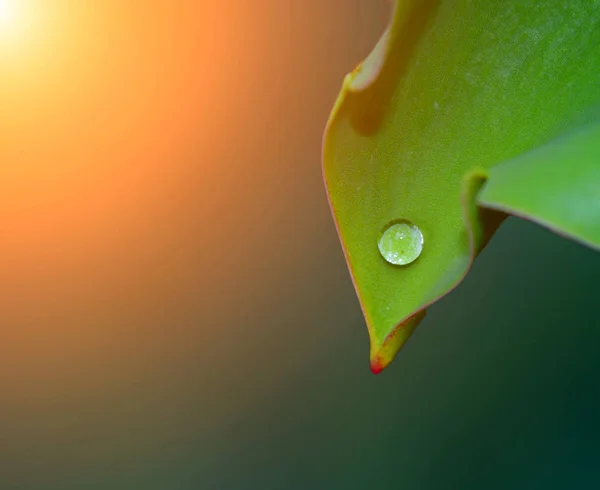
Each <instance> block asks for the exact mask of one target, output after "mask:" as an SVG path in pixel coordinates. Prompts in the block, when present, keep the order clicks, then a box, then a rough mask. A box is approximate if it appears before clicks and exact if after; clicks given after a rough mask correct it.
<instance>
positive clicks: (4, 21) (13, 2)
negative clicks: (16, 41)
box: [0, 0, 18, 33]
mask: <svg viewBox="0 0 600 490" xmlns="http://www.w3.org/2000/svg"><path fill="white" fill-rule="evenodd" d="M17 17H18V16H17V0H0V32H2V33H4V32H6V31H11V30H12V29H13V28H14V26H15V23H16V19H17Z"/></svg>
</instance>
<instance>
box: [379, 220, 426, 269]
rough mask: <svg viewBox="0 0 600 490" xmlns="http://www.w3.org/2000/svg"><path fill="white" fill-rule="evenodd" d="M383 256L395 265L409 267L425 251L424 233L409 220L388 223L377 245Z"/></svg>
mask: <svg viewBox="0 0 600 490" xmlns="http://www.w3.org/2000/svg"><path fill="white" fill-rule="evenodd" d="M377 245H378V247H379V252H380V253H381V256H382V257H383V258H384V259H385V260H386V261H387V262H389V263H390V264H393V265H408V264H410V263H412V262H414V261H415V260H417V258H418V257H419V255H421V252H422V251H423V233H421V230H420V229H419V227H418V226H417V225H415V224H414V223H412V222H411V221H409V220H407V219H398V220H394V221H392V222H391V223H388V224H387V225H386V226H385V228H384V229H383V231H382V232H381V235H380V236H379V241H378V243H377Z"/></svg>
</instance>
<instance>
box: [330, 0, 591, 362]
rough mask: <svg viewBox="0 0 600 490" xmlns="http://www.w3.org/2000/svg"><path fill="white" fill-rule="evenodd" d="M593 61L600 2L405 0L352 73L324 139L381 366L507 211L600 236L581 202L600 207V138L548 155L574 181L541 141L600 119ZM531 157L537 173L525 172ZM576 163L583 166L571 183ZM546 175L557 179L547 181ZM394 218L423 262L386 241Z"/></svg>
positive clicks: (333, 196) (586, 236) (333, 193)
mask: <svg viewBox="0 0 600 490" xmlns="http://www.w3.org/2000/svg"><path fill="white" fill-rule="evenodd" d="M598 66H600V2H598V1H591V0H587V1H584V0H581V1H575V0H573V1H570V2H564V1H558V0H547V1H545V2H539V1H534V0H502V1H500V0H497V1H492V0H487V1H486V0H454V1H451V0H448V1H439V2H438V1H431V0H430V1H427V0H424V1H417V0H414V1H407V0H405V1H397V2H395V3H394V10H393V15H392V21H391V23H390V26H389V27H388V29H387V30H386V32H385V33H384V35H383V36H382V38H381V40H380V41H379V43H378V44H377V46H376V47H375V49H374V50H373V52H372V53H371V55H370V56H369V57H368V58H367V59H366V60H365V62H364V63H363V64H362V65H359V67H358V68H357V69H356V70H354V71H353V72H352V73H350V74H349V75H347V76H346V78H345V80H344V83H343V86H342V90H341V93H340V95H339V97H338V100H337V101H336V103H335V106H334V108H333V111H332V114H331V116H330V119H329V121H328V124H327V128H326V130H325V135H324V144H323V174H324V179H325V184H326V187H327V191H328V197H329V201H330V205H331V209H332V213H333V216H334V219H335V222H336V226H337V229H338V233H339V236H340V240H341V243H342V247H343V250H344V253H345V256H346V260H347V262H348V266H349V269H350V272H351V275H352V279H353V282H354V285H355V288H356V291H357V294H358V297H359V300H360V304H361V307H362V310H363V312H364V316H365V319H366V322H367V327H368V331H369V337H370V342H371V353H370V357H371V369H372V370H373V372H380V371H381V370H382V369H384V368H385V367H386V366H387V365H388V364H389V363H390V362H391V361H392V359H393V358H394V356H395V355H396V353H397V352H398V350H399V349H400V348H401V347H402V345H403V344H404V343H405V342H406V340H407V339H408V338H409V337H410V335H411V334H412V332H413V331H414V329H415V327H416V326H417V325H418V323H419V322H420V321H421V320H422V319H423V317H424V311H425V308H427V307H428V306H429V305H431V304H432V303H433V302H435V301H437V300H438V299H440V298H441V297H442V296H444V295H445V294H447V293H448V292H449V291H451V290H452V289H453V288H454V287H456V286H457V285H458V284H459V283H460V281H461V280H462V279H463V278H464V276H465V274H466V273H467V272H468V270H469V268H470V266H471V264H472V262H473V260H474V259H475V257H476V255H477V254H478V253H479V252H480V251H481V249H482V248H483V246H484V245H485V244H486V243H487V240H488V239H489V238H490V237H491V235H492V234H493V232H494V231H495V230H496V229H497V227H498V226H499V225H500V223H501V222H502V220H503V219H504V218H505V216H506V212H509V213H512V212H514V213H515V214H517V215H523V216H525V217H528V218H531V219H535V220H537V221H538V222H540V223H544V224H547V225H548V226H552V227H553V228H554V229H556V230H560V231H562V232H563V233H565V234H569V236H573V237H579V239H580V240H581V241H585V242H590V240H591V242H595V240H596V239H597V231H598V230H597V221H594V219H597V211H596V214H595V213H594V210H593V208H592V209H591V210H590V209H587V208H586V206H589V205H593V203H594V202H597V201H594V189H597V184H596V187H594V186H589V188H588V189H589V192H588V193H587V194H586V196H587V198H586V199H587V204H586V203H584V202H583V197H582V196H583V194H581V192H582V190H581V188H580V186H578V182H579V183H581V182H582V181H581V180H578V179H579V178H581V179H584V181H585V180H586V179H595V182H596V183H597V178H598V177H597V168H596V167H594V165H593V162H594V155H597V149H598V145H597V144H594V145H592V143H591V140H592V139H593V136H591V135H590V136H589V138H588V140H587V142H585V143H583V142H582V143H581V144H582V145H583V147H581V148H580V151H578V153H577V156H576V157H573V159H571V160H569V159H568V156H567V155H566V153H564V154H563V157H561V158H562V159H561V160H560V161H561V162H562V165H561V163H560V162H559V158H558V157H557V159H556V163H555V164H551V165H552V166H553V167H554V166H555V167H557V168H558V167H561V168H562V170H561V172H562V175H563V177H564V176H567V180H568V181H569V182H571V185H570V186H569V184H568V182H564V180H565V179H564V178H561V177H560V176H559V174H558V173H557V171H555V170H552V169H551V168H550V166H546V165H545V164H544V162H548V161H553V160H552V159H550V160H549V159H548V157H549V156H551V154H552V153H553V150H547V152H548V153H547V154H542V153H534V152H535V151H536V150H535V149H536V148H538V147H543V148H551V146H547V147H546V146H545V145H553V143H549V142H552V141H553V140H556V139H557V136H558V135H561V134H563V133H565V131H575V132H576V128H577V127H580V126H581V127H584V126H585V124H586V123H589V122H590V121H593V120H595V113H594V112H593V111H592V110H591V108H594V107H597V106H598V105H599V103H600V76H599V74H598ZM573 134H575V133H573ZM578 134H579V133H578ZM557 141H558V140H557ZM580 146H581V145H580ZM565 148H566V147H565ZM539 151H541V152H543V151H544V150H543V149H540V150H539ZM566 151H567V150H565V152H566ZM521 155H522V156H521ZM520 156H521V157H520ZM582 159H583V160H582ZM584 160H585V161H586V162H587V163H582V162H583V161H584ZM504 162H505V163H504ZM526 162H530V165H529V166H530V169H529V170H527V169H525V168H524V169H523V171H522V172H523V175H519V172H518V171H515V169H516V168H517V167H521V166H522V165H523V166H524V167H526V166H528V165H526V164H525V163H526ZM531 162H536V163H535V164H534V163H531ZM566 164H569V165H570V166H577V168H578V172H579V170H581V173H577V175H578V176H579V177H577V178H573V179H571V180H569V178H568V175H569V172H568V170H566V169H565V168H564V166H565V165H566ZM534 167H536V168H535V169H534ZM538 167H539V168H538ZM582 167H586V168H587V174H586V175H587V177H586V176H584V172H586V169H584V168H582ZM595 168H596V170H595ZM503 169H506V170H503ZM534 173H537V174H538V175H540V176H542V175H544V177H540V178H539V179H537V180H535V175H534ZM548 175H555V178H553V182H554V184H543V186H542V184H540V182H542V181H544V182H545V179H546V180H547V178H548ZM486 179H487V181H486ZM519 179H521V183H520V184H517V183H516V182H517V181H519ZM526 180H528V182H527V181H526ZM559 184H564V186H562V187H560V185H559ZM536 186H537V189H538V191H536V192H537V194H536V193H535V192H532V188H533V187H536ZM559 187H560V189H559ZM511 189H514V192H513V191H512V190H511ZM519 189H520V190H519ZM559 191H560V192H562V193H563V194H562V195H563V197H564V198H566V199H569V200H570V201H571V202H570V204H569V207H571V209H572V211H575V212H577V213H578V214H577V220H580V219H583V218H581V217H580V213H581V212H582V210H587V211H588V214H589V216H590V218H589V219H588V220H584V221H586V223H587V224H586V223H579V224H576V225H573V219H572V218H573V214H572V213H571V214H570V215H569V216H567V213H566V211H565V210H559V212H557V208H558V207H559V206H557V205H556V202H557V201H554V202H555V204H554V205H552V204H549V203H550V202H552V200H549V196H550V195H551V194H552V193H555V192H559ZM523 193H528V194H529V197H527V198H525V200H523V199H522V198H521V197H519V196H520V195H522V194H523ZM595 195H596V196H597V194H595ZM550 197H551V196H550ZM578 199H582V201H581V203H580V204H579V205H577V204H574V202H575V201H577V200H578ZM477 200H479V202H480V204H481V205H483V207H477V205H476V202H477ZM573 206H574V207H573ZM552 208H554V210H552ZM596 210H597V207H596ZM563 211H564V212H563ZM595 216H596V218H594V217H595ZM399 219H406V220H409V221H411V222H412V223H414V224H415V225H416V226H418V227H419V229H420V230H421V232H422V234H423V239H424V243H423V249H422V252H421V254H420V256H419V257H418V259H417V260H415V261H414V262H412V263H410V264H409V265H405V266H395V265H392V264H390V263H388V262H387V261H386V260H385V259H384V258H383V256H382V255H381V253H380V252H379V249H378V240H379V238H380V236H381V233H382V231H383V230H384V228H385V227H386V226H387V225H388V224H389V223H390V222H392V221H394V220H399ZM565 219H566V220H567V221H565ZM561 220H562V221H561ZM594 226H596V227H595V228H594ZM590 227H591V230H590ZM590 231H591V234H590Z"/></svg>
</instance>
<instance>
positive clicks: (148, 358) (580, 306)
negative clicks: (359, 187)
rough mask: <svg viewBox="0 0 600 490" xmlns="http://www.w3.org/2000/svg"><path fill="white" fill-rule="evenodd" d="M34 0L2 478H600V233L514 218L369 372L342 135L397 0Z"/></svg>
mask: <svg viewBox="0 0 600 490" xmlns="http://www.w3.org/2000/svg"><path fill="white" fill-rule="evenodd" d="M22 5H25V6H26V7H27V8H29V9H30V10H31V12H32V13H31V17H30V19H35V22H33V20H32V22H31V24H30V25H28V26H26V27H27V29H24V30H23V31H22V32H21V34H20V35H19V36H17V35H14V36H12V37H11V39H9V40H7V39H4V40H2V39H1V38H0V46H1V49H0V62H1V64H0V223H1V230H2V231H1V235H2V236H1V239H0V489H2V490H9V489H25V490H38V489H40V490H41V489H44V490H46V489H53V490H54V489H56V490H70V489H76V490H87V489H91V490H94V489H111V490H120V489H142V490H153V489H157V490H159V489H160V490H163V489H164V490H188V489H190V490H192V489H200V490H209V489H216V490H229V489H235V490H237V489H241V490H245V489H250V490H253V489H261V490H268V489H274V490H275V489H286V490H287V489H290V490H295V489H299V490H300V489H302V490H304V489H326V490H332V489H338V488H339V489H369V488H382V487H384V488H398V489H438V488H439V489H455V488H456V489H461V490H465V489H483V488H485V489H506V488H511V489H535V488H544V489H549V488H557V489H559V488H560V489H564V488H599V487H600V417H599V416H598V414H599V413H600V396H599V394H600V328H599V327H600V313H599V310H598V306H599V301H600V294H599V290H600V289H599V286H598V280H599V278H600V260H599V257H598V255H597V254H594V253H593V252H591V251H590V250H587V249H585V248H583V247H581V246H578V245H576V244H574V243H571V242H568V241H566V240H563V239H561V238H558V237H556V236H554V235H552V234H551V233H549V232H547V231H545V230H543V229H541V228H538V227H536V226H534V225H532V224H529V223H526V222H523V221H518V220H516V219H510V220H509V221H508V222H507V223H506V224H505V225H504V226H503V227H502V229H501V230H500V231H499V233H498V234H497V236H496V237H495V238H494V240H493V241H492V242H491V244H490V245H489V246H488V248H487V249H486V250H485V252H484V253H483V254H482V255H481V256H480V258H479V259H478V261H477V262H476V264H475V267H474V270H473V271H472V273H471V274H470V275H469V276H468V278H467V279H466V280H465V282H464V283H463V284H462V285H461V286H460V287H459V288H458V289H457V290H456V291H454V292H453V293H451V295H450V296H449V297H447V298H446V299H445V300H444V301H442V302H440V303H438V304H436V305H435V306H433V307H432V308H431V309H430V311H429V315H428V317H427V319H426V320H425V321H424V322H423V324H422V325H421V326H420V327H419V328H418V329H417V331H416V333H415V334H414V336H413V338H412V339H411V340H410V341H409V343H408V344H407V345H406V347H405V348H404V349H403V351H402V352H401V354H400V355H399V356H398V357H397V358H396V361H395V362H394V363H393V365H392V366H391V367H390V368H389V370H387V371H386V372H384V373H383V374H381V375H380V376H377V377H376V376H373V375H372V374H371V373H370V371H369V366H368V338H367V331H366V328H365V326H364V322H363V319H362V315H361V312H360V308H359V306H358V302H357V299H356V297H355V294H354V291H353V289H352V285H351V281H350V277H349V275H348V272H347V270H346V265H345V263H344V260H343V256H342V252H341V249H340V246H339V243H338V238H337V236H336V233H335V229H334V225H333V222H332V219H331V216H330V213H329V208H328V205H327V201H326V196H325V192H324V188H323V183H322V180H321V168H320V151H321V148H320V146H321V136H322V131H323V128H324V125H325V122H326V120H327V117H328V115H329V111H330V109H331V107H332V104H333V102H334V100H335V97H336V96H337V93H338V90H339V89H340V87H341V83H342V80H343V77H344V75H345V74H346V72H348V71H350V70H352V69H353V68H354V67H355V65H356V64H357V63H358V62H359V61H360V60H362V59H363V58H364V57H365V56H366V55H367V54H368V52H369V51H370V49H371V48H372V47H373V46H374V44H375V42H376V40H377V39H378V37H379V34H380V33H381V32H382V30H383V28H384V26H385V23H386V22H387V18H388V8H389V5H388V4H387V3H386V2H383V1H373V0H301V1H300V0H295V1H292V0H260V1H259V0H253V1H251V0H228V1H225V0H223V1H220V2H217V1H214V2H209V1H192V0H189V1H183V0H181V1H176V0H173V1H170V2H166V1H165V2H159V1H153V0H145V1H141V0H140V1H137V2H124V1H118V0H102V1H96V2H76V1H75V0H71V1H68V0H44V1H42V0H37V1H36V0H22ZM34 14H35V15H34Z"/></svg>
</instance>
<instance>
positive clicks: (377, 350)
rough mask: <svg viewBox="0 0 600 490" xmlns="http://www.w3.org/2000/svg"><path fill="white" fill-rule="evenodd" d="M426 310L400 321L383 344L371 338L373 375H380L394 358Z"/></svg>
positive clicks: (423, 316)
mask: <svg viewBox="0 0 600 490" xmlns="http://www.w3.org/2000/svg"><path fill="white" fill-rule="evenodd" d="M425 314H426V310H425V309H422V310H419V311H418V312H416V313H415V314H414V315H412V316H410V317H408V318H407V319H406V320H404V321H402V322H401V323H399V324H398V325H396V327H394V329H393V330H392V331H391V332H390V333H389V334H388V335H387V337H385V339H384V341H383V343H378V342H377V341H376V339H374V338H373V337H371V355H370V358H371V359H370V365H371V372H372V373H373V374H380V373H381V372H382V371H383V370H384V369H385V368H387V367H388V366H389V365H390V364H391V362H392V361H393V360H394V358H395V357H396V354H398V352H399V351H400V349H401V348H402V346H403V345H404V344H405V343H406V341H407V340H408V339H409V337H410V336H411V335H412V333H413V331H414V330H415V328H416V327H417V325H419V323H421V321H422V320H423V318H425Z"/></svg>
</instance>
